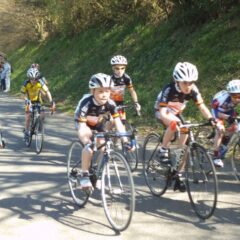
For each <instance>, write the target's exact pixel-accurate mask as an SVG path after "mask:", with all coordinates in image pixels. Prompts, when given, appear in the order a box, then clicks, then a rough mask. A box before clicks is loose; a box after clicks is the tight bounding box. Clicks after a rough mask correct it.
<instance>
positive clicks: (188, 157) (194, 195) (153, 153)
mask: <svg viewBox="0 0 240 240" xmlns="http://www.w3.org/2000/svg"><path fill="white" fill-rule="evenodd" d="M207 124H209V123H197V124H194V123H184V124H183V125H181V129H182V130H183V129H184V130H185V132H184V133H188V135H189V137H188V140H187V143H186V146H184V147H179V146H178V145H176V144H175V145H174V144H172V146H171V149H170V159H171V164H170V165H167V166H166V165H164V164H162V163H161V162H160V161H159V156H158V154H157V152H158V149H159V147H160V145H161V142H162V137H163V134H158V133H150V134H149V135H147V137H146V138H145V141H144V144H143V170H144V177H145V181H146V184H147V186H148V187H149V189H150V191H151V192H152V194H153V195H155V196H161V195H163V194H164V193H165V192H166V190H167V189H168V188H169V187H170V186H171V185H172V183H173V182H174V181H175V180H176V176H177V171H178V167H179V165H180V163H181V162H182V161H185V163H186V166H185V182H186V188H187V192H188V196H189V200H190V203H191V205H192V207H193V210H194V211H195V213H196V215H197V216H198V217H199V218H201V219H207V218H209V217H211V216H212V215H213V213H214V211H215V208H216V205H217V195H218V180H217V175H216V171H215V167H214V165H213V162H212V159H211V157H210V155H209V154H208V153H207V151H206V149H205V148H204V147H203V146H201V145H200V144H199V143H197V142H196V141H195V139H194V134H193V130H192V129H193V128H196V127H199V126H205V125H207Z"/></svg>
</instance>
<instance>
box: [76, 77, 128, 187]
mask: <svg viewBox="0 0 240 240" xmlns="http://www.w3.org/2000/svg"><path fill="white" fill-rule="evenodd" d="M112 87H113V81H112V79H111V77H110V76H108V75H106V74H103V73H98V74H95V75H93V76H92V77H91V78H90V81H89V88H90V91H91V93H90V94H85V95H84V96H83V98H82V99H81V100H80V101H79V103H78V106H77V108H76V110H75V114H74V120H75V127H76V129H77V131H78V137H79V140H80V141H81V142H82V143H83V145H84V149H83V151H82V160H83V161H82V170H83V174H84V176H83V178H81V180H80V184H81V187H82V188H91V187H92V183H91V181H90V179H89V172H88V170H89V167H90V164H91V159H92V155H93V151H92V149H91V147H90V145H91V142H92V140H91V137H92V130H97V131H103V130H104V126H103V125H104V124H105V123H104V121H102V119H103V117H102V116H105V115H109V116H111V117H112V118H113V121H114V124H115V126H116V129H117V131H119V132H124V126H123V124H122V122H121V120H120V118H119V114H118V112H117V109H116V104H115V102H114V101H113V100H111V99H110V94H111V88H112ZM122 140H123V142H124V143H125V145H126V147H127V148H128V149H130V148H131V146H130V145H129V144H128V142H127V138H125V137H123V139H122Z"/></svg>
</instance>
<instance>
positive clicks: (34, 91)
mask: <svg viewBox="0 0 240 240" xmlns="http://www.w3.org/2000/svg"><path fill="white" fill-rule="evenodd" d="M41 91H43V92H44V93H46V92H47V91H48V87H47V86H46V84H45V83H44V82H43V81H42V80H41V79H39V80H38V81H37V83H36V84H34V85H33V84H31V82H30V80H26V81H24V84H23V86H22V88H21V92H22V93H24V94H27V96H28V99H29V100H30V101H31V102H42V99H41V94H40V93H41Z"/></svg>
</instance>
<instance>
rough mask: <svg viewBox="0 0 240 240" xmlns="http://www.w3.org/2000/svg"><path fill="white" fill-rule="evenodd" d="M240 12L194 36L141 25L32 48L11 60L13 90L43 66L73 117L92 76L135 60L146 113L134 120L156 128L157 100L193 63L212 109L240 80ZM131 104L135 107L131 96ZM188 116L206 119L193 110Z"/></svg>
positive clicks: (171, 24)
mask: <svg viewBox="0 0 240 240" xmlns="http://www.w3.org/2000/svg"><path fill="white" fill-rule="evenodd" d="M238 12H239V8H238V9H234V10H233V11H232V12H230V13H228V15H224V16H223V17H221V18H219V19H217V20H215V21H211V22H208V23H206V24H204V25H202V26H200V27H198V29H197V31H194V32H192V31H190V30H188V29H187V28H184V27H179V26H178V25H177V24H176V21H168V22H162V23H160V24H159V25H157V26H153V25H146V24H145V25H144V24H142V23H137V22H136V23H131V24H129V23H128V24H126V25H123V26H118V25H116V26H114V27H112V28H111V29H107V30H106V29H101V28H100V27H99V26H97V27H96V28H91V29H88V30H86V31H84V32H83V33H81V34H79V36H78V37H75V38H72V39H69V38H61V37H60V38H59V37H55V38H52V39H49V40H48V41H46V42H43V43H39V44H37V43H27V44H26V45H24V46H22V47H21V48H20V49H18V50H17V51H15V52H14V53H12V54H11V55H10V57H9V60H10V62H11V63H12V65H13V68H14V73H13V76H12V78H13V79H12V89H13V91H14V92H15V93H18V92H19V89H20V87H21V85H22V83H23V81H24V80H25V78H26V70H27V69H28V68H29V66H30V64H31V63H32V62H38V63H40V65H41V71H42V72H43V74H44V75H45V77H46V78H47V79H48V81H49V86H50V90H51V92H52V95H53V97H54V99H55V100H56V101H57V103H58V108H59V109H61V110H63V111H67V112H70V113H72V112H73V111H74V108H75V106H76V105H77V102H78V101H79V99H80V98H81V97H82V95H83V94H84V93H87V92H88V80H89V78H90V76H91V75H92V74H94V73H97V72H104V73H108V74H111V66H110V64H109V61H110V58H111V56H113V55H114V54H122V55H125V56H126V57H127V58H128V60H129V66H128V68H127V73H128V74H129V75H130V76H131V77H132V79H133V83H134V85H135V88H136V91H137V93H138V96H139V101H140V103H141V105H142V109H143V111H142V112H143V117H142V118H141V119H137V118H136V117H135V116H134V114H132V113H129V114H128V116H129V119H130V120H131V119H132V120H133V121H136V122H137V123H138V124H139V125H141V124H143V125H155V124H156V122H155V120H154V117H153V105H154V102H155V99H156V97H157V95H158V93H159V92H160V90H161V89H162V87H163V86H164V85H165V84H167V83H168V82H170V81H172V70H173V68H174V66H175V64H176V63H177V62H178V61H189V62H192V63H194V64H195V65H196V66H197V67H198V70H199V81H198V83H197V84H198V86H199V88H200V90H201V92H202V95H203V96H204V99H205V101H206V103H207V104H208V105H209V103H210V99H211V97H212V96H213V95H214V94H215V93H216V92H217V91H219V90H221V89H224V87H225V85H226V84H227V82H228V81H230V80H231V79H234V78H240V44H239V41H240V31H239V30H240V29H239V28H240V27H239V26H240V18H239V14H238ZM126 100H127V101H130V97H129V94H126ZM185 115H186V116H187V117H189V118H191V117H193V116H194V118H196V119H199V118H200V114H198V112H197V109H196V107H195V106H194V105H193V104H190V105H189V107H188V109H187V110H186V111H185Z"/></svg>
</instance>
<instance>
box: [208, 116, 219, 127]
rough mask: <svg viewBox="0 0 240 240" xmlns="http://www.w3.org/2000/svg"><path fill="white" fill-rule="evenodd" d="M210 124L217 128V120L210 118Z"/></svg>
mask: <svg viewBox="0 0 240 240" xmlns="http://www.w3.org/2000/svg"><path fill="white" fill-rule="evenodd" d="M208 122H209V123H210V124H211V125H212V126H213V127H216V125H217V120H216V119H215V118H209V119H208Z"/></svg>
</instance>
